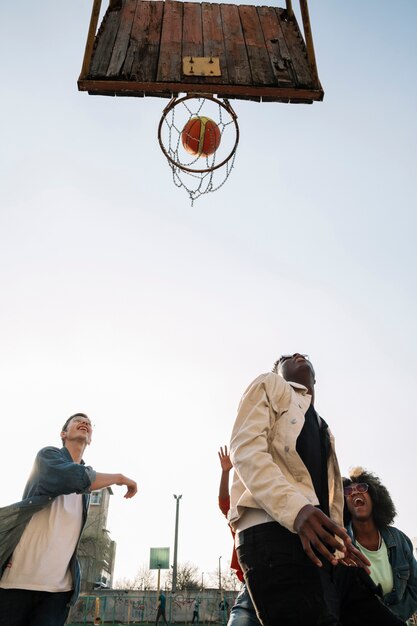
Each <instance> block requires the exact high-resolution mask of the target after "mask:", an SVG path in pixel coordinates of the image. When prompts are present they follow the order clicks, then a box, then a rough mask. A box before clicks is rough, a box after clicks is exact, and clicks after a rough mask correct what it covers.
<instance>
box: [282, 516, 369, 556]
mask: <svg viewBox="0 0 417 626" xmlns="http://www.w3.org/2000/svg"><path fill="white" fill-rule="evenodd" d="M294 530H295V531H296V533H297V534H298V535H299V537H300V540H301V543H302V545H303V549H304V552H305V553H306V554H307V556H308V557H309V558H310V559H311V560H312V561H313V563H314V564H315V565H317V567H322V562H321V561H320V559H319V558H318V557H317V555H316V554H315V552H314V550H316V551H317V552H320V554H322V555H323V556H324V557H325V558H326V559H327V560H328V561H330V563H331V564H332V565H337V564H338V562H339V559H337V558H336V556H335V555H334V554H333V553H332V552H331V551H330V550H331V549H334V550H340V551H341V552H343V556H342V559H341V560H342V561H343V560H344V559H345V558H346V556H347V555H349V556H348V558H349V559H353V560H355V559H356V561H355V562H356V563H358V562H359V560H360V559H359V557H358V555H357V552H359V550H356V548H354V546H352V540H351V539H350V537H349V535H348V534H347V532H346V530H345V529H344V528H342V526H338V525H337V524H336V523H335V522H333V521H332V520H331V519H330V518H329V517H327V515H325V514H324V513H323V512H322V511H320V509H317V508H316V507H315V506H313V505H312V504H306V506H303V508H302V509H300V511H299V512H298V515H297V517H296V518H295V521H294ZM329 548H330V550H329ZM352 548H354V550H352ZM313 549H314V550H313ZM365 561H366V559H365ZM365 561H363V563H364V564H365ZM368 564H369V561H368Z"/></svg>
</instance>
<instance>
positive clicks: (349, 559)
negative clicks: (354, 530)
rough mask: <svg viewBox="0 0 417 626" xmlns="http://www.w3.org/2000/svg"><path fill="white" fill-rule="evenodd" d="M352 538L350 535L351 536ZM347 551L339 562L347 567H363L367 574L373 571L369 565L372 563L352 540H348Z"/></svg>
mask: <svg viewBox="0 0 417 626" xmlns="http://www.w3.org/2000/svg"><path fill="white" fill-rule="evenodd" d="M349 539H350V537H349ZM345 545H346V553H345V556H344V557H343V558H342V559H339V563H341V564H342V565H345V566H347V567H361V568H362V569H364V570H365V572H366V573H367V574H370V573H371V570H370V569H369V565H370V564H371V563H370V562H369V561H368V559H367V558H366V556H364V555H363V554H362V552H361V551H360V550H358V548H356V547H355V546H354V545H353V543H352V541H350V543H349V542H346V544H345Z"/></svg>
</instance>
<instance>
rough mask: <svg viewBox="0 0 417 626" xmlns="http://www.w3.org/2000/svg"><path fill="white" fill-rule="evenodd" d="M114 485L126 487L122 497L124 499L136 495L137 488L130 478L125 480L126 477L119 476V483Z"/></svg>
mask: <svg viewBox="0 0 417 626" xmlns="http://www.w3.org/2000/svg"><path fill="white" fill-rule="evenodd" d="M116 484H117V485H118V486H119V487H122V486H123V485H126V487H127V490H126V493H125V495H124V497H125V498H133V496H134V495H136V493H137V490H138V486H137V484H136V483H135V481H134V480H132V479H131V478H127V476H123V474H121V480H120V482H118V483H116Z"/></svg>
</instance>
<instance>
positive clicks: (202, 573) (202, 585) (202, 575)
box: [201, 572, 204, 591]
mask: <svg viewBox="0 0 417 626" xmlns="http://www.w3.org/2000/svg"><path fill="white" fill-rule="evenodd" d="M201 591H204V572H201Z"/></svg>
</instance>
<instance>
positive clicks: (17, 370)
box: [0, 0, 417, 578]
mask: <svg viewBox="0 0 417 626" xmlns="http://www.w3.org/2000/svg"><path fill="white" fill-rule="evenodd" d="M294 4H295V5H296V4H297V3H296V2H295V3H294ZM90 11H91V2H89V1H87V0H83V1H81V0H72V1H71V2H63V3H54V2H52V1H51V0H45V1H44V2H42V3H40V4H34V3H30V2H27V1H26V2H20V3H2V4H1V5H0V24H1V25H2V36H1V38H0V54H1V58H2V59H3V67H2V115H1V119H0V131H1V137H2V142H1V144H2V145H1V153H0V255H1V257H0V259H1V263H0V294H1V307H0V345H1V352H0V374H1V375H0V391H1V393H0V411H1V414H2V416H3V439H2V440H3V455H2V457H1V459H0V467H1V470H2V474H3V476H4V480H3V487H2V494H1V501H0V505H4V504H7V503H9V502H11V501H14V500H17V499H18V498H19V497H20V494H21V491H22V489H23V486H24V483H25V479H26V475H27V473H28V471H29V469H30V467H31V464H32V460H33V457H34V455H35V453H36V451H37V450H38V449H39V448H40V447H42V446H43V445H47V444H48V445H49V444H54V443H55V442H56V443H58V441H59V439H58V434H59V430H60V427H61V425H62V423H63V422H64V420H65V418H66V417H67V415H69V414H71V413H73V412H75V411H79V410H81V411H86V412H87V413H89V414H91V416H92V418H93V420H94V421H95V423H96V432H95V436H94V442H93V445H92V447H91V448H90V449H89V450H88V452H87V454H86V460H87V461H88V462H89V463H91V464H92V465H93V466H94V467H96V469H98V470H102V471H122V472H124V473H126V474H128V475H131V476H132V477H134V478H136V479H137V481H138V483H139V487H140V491H139V494H138V496H137V498H136V499H135V500H133V501H131V502H126V501H124V500H123V499H122V498H121V493H120V490H118V489H117V488H116V489H115V492H116V493H115V496H114V497H113V500H112V509H111V514H110V518H109V528H110V530H111V532H112V537H113V538H114V539H115V540H116V541H117V543H118V557H117V564H116V578H117V577H122V576H127V577H132V576H133V575H134V573H135V572H136V570H137V568H138V567H139V566H140V565H141V564H142V563H145V562H147V561H148V558H149V548H150V547H151V546H166V545H170V546H171V547H172V545H173V535H174V528H173V526H174V516H175V501H174V498H173V497H172V494H173V493H182V494H183V499H182V501H181V513H180V516H181V527H180V537H179V560H180V561H185V560H189V561H192V562H194V563H196V564H197V565H199V566H200V568H201V570H202V571H205V572H209V571H212V570H215V568H216V566H217V563H218V557H219V556H220V555H222V556H223V561H222V562H223V564H224V565H226V563H227V560H228V558H229V556H230V553H231V537H230V533H229V530H228V528H227V526H226V523H225V521H224V519H223V518H222V516H221V514H220V512H219V511H218V510H217V508H216V507H217V489H218V481H219V463H218V459H217V449H218V447H219V446H220V445H222V444H224V443H227V441H228V439H229V435H230V430H231V427H232V424H233V420H234V417H235V413H236V407H237V404H238V401H239V398H240V395H241V393H242V391H243V390H244V388H245V387H246V386H247V384H248V383H249V382H250V380H251V379H252V378H254V377H255V376H257V375H258V374H259V373H260V372H262V371H266V370H268V369H269V368H270V367H271V365H272V362H273V361H274V360H275V359H276V357H277V356H278V355H279V354H280V353H283V352H288V351H296V350H297V351H302V352H307V353H309V354H310V356H311V358H312V360H313V362H314V364H315V368H316V372H317V409H318V410H319V411H320V412H321V413H322V415H323V416H324V417H325V419H326V420H327V421H328V422H329V424H330V426H331V428H332V430H333V431H334V433H335V435H336V441H337V446H338V452H339V459H340V463H341V467H342V470H343V471H344V472H346V471H347V469H348V467H349V466H350V465H354V464H362V465H365V466H366V467H367V468H368V469H370V470H373V471H375V472H376V473H377V474H379V475H380V476H381V478H382V479H383V481H384V482H385V483H386V485H387V486H388V488H389V489H390V491H391V493H392V496H393V498H394V500H395V503H396V505H397V508H398V511H399V516H398V518H397V525H398V526H399V527H400V528H401V529H402V530H404V531H405V532H406V533H407V534H409V535H410V536H411V537H414V536H417V506H416V501H415V496H414V493H415V484H416V481H415V462H414V458H415V439H416V436H417V429H416V426H415V419H416V410H415V406H414V395H413V392H414V390H415V380H416V378H417V366H416V349H417V341H416V325H415V320H416V316H417V310H416V309H417V307H416V296H415V291H416V270H415V267H416V256H417V255H416V244H415V233H416V226H417V224H416V221H417V220H416V204H417V203H416V186H415V181H416V162H417V159H416V140H417V132H416V130H417V129H416V115H415V106H416V105H415V102H416V97H417V88H416V81H415V75H416V61H417V43H416V38H415V32H414V31H415V24H416V23H417V4H416V3H415V1H414V0H408V1H406V0H399V1H398V2H396V3H395V5H393V3H392V2H387V1H386V0H378V1H376V0H375V1H373V2H371V1H368V2H366V3H364V2H359V1H358V0H356V1H352V2H349V3H343V2H341V1H335V0H320V2H318V1H315V2H310V14H311V20H312V28H313V35H314V39H315V46H316V54H317V62H318V68H319V74H320V78H321V81H322V84H323V87H324V90H325V99H324V102H322V103H315V104H313V105H312V106H306V105H283V104H264V105H261V104H257V103H252V102H239V101H235V102H233V106H234V108H235V110H236V112H237V114H238V119H239V124H240V129H241V142H240V146H239V150H238V154H237V158H236V164H235V168H234V170H233V172H232V174H231V176H230V178H229V180H228V181H227V183H226V184H225V186H224V187H223V188H222V189H221V190H219V191H218V192H217V193H215V194H211V195H209V196H206V197H203V198H201V199H200V200H198V202H196V204H195V205H194V207H191V206H190V202H189V199H188V196H187V195H186V193H185V192H184V191H183V190H181V189H177V188H176V187H174V185H173V183H172V177H171V170H170V168H169V167H168V165H167V163H166V161H165V159H164V157H163V155H162V153H161V152H160V149H159V146H158V142H157V137H156V130H157V125H158V121H159V117H160V115H161V112H162V108H163V107H164V106H165V104H166V102H167V101H166V100H163V99H135V98H132V99H130V98H119V99H116V98H105V97H91V96H88V95H87V94H86V93H79V92H78V91H77V85H76V80H77V77H78V74H79V71H80V67H81V62H82V56H83V51H84V45H85V37H86V33H87V28H88V22H89V16H90Z"/></svg>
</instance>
